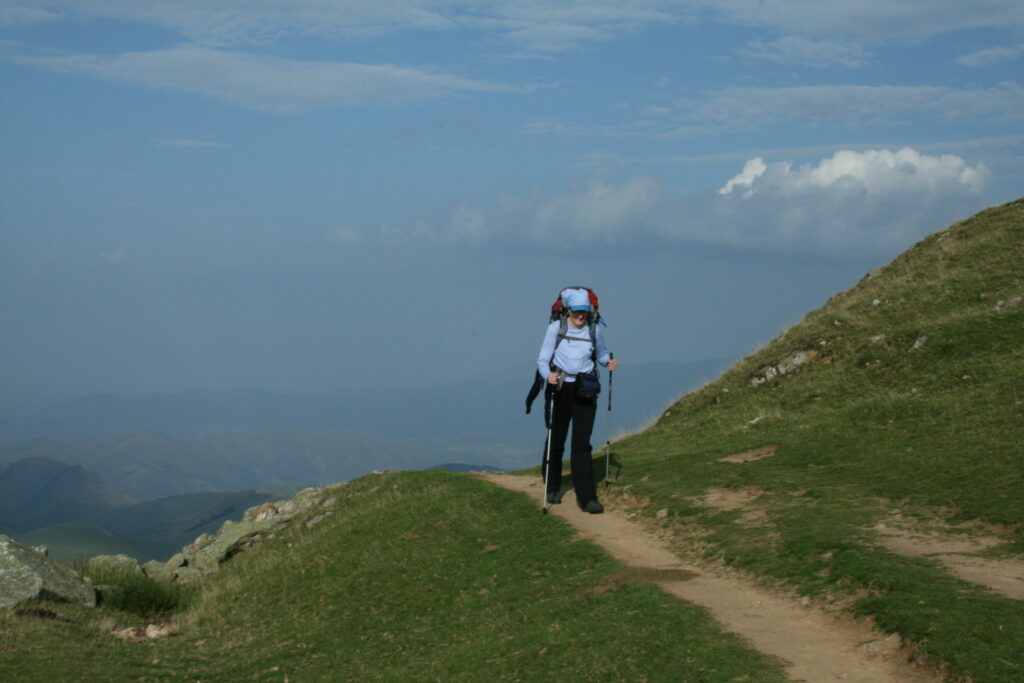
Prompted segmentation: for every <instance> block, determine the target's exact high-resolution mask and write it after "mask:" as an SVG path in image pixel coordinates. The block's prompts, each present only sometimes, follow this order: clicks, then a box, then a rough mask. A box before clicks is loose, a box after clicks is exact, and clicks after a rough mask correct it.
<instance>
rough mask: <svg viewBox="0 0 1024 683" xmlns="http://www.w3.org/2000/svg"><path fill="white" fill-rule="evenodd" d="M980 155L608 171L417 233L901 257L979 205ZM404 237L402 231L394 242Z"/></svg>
mask: <svg viewBox="0 0 1024 683" xmlns="http://www.w3.org/2000/svg"><path fill="white" fill-rule="evenodd" d="M989 175H990V174H989V171H988V169H986V168H985V166H984V165H983V164H977V165H974V166H972V165H970V164H969V163H967V162H966V161H965V160H964V159H962V158H960V157H957V156H953V155H943V156H929V155H926V154H921V153H920V152H917V151H915V150H913V149H909V148H903V149H901V150H899V151H895V152H894V151H891V150H887V149H876V150H867V151H863V152H857V151H851V150H844V151H839V152H836V153H835V154H833V155H832V156H830V157H828V158H825V159H822V160H820V161H819V162H818V163H817V164H807V165H803V166H799V167H795V166H794V165H793V164H792V163H791V162H773V163H766V162H765V161H764V160H763V159H761V158H756V159H751V160H749V161H747V162H746V163H745V164H744V166H743V169H742V170H741V171H740V172H739V173H738V174H737V175H736V176H735V177H733V178H732V179H730V180H728V181H727V182H726V183H725V184H724V185H723V186H722V187H721V188H720V189H719V190H718V191H711V190H708V191H704V192H700V193H696V194H691V195H687V196H676V195H673V193H672V192H671V190H670V189H669V188H668V187H667V186H666V185H665V184H664V183H663V182H662V181H661V180H660V179H658V178H653V177H645V176H637V177H633V178H630V179H627V180H625V181H623V182H621V183H620V184H615V183H610V182H608V181H607V180H606V179H605V178H604V177H603V176H602V175H601V174H600V173H599V174H596V175H595V176H593V177H592V178H591V179H590V180H589V181H587V182H586V183H583V184H581V185H579V186H577V187H574V188H571V189H568V190H566V191H563V192H560V193H554V194H544V193H541V192H535V193H534V194H533V195H531V196H528V197H503V198H501V199H500V200H498V201H496V202H494V203H493V204H491V205H489V206H484V205H477V206H472V205H469V204H462V205H460V206H458V207H457V208H455V209H454V210H452V211H450V212H447V213H445V214H443V215H440V216H437V217H435V218H434V219H432V220H430V221H424V222H423V223H421V224H419V225H417V226H416V228H415V230H414V231H413V232H412V234H411V236H412V237H415V238H419V239H421V240H423V239H426V240H433V241H443V242H446V243H455V244H461V245H464V246H469V247H484V246H488V247H495V246H503V247H512V246H515V245H517V244H518V245H536V244H539V245H545V246H547V247H550V248H553V249H573V248H578V249H584V248H594V249H601V248H605V247H609V246H626V245H633V244H636V245H644V246H645V247H647V248H674V247H685V246H686V245H688V244H690V245H692V244H704V245H709V246H715V247H726V248H737V249H749V250H776V251H797V252H805V253H829V254H856V255H865V254H888V255H894V254H895V253H896V252H897V251H898V250H900V249H904V248H906V247H907V246H909V245H910V244H912V243H913V242H914V241H916V240H917V239H920V238H921V237H923V236H924V235H926V234H928V233H930V232H933V231H935V230H938V229H940V228H943V227H945V226H946V225H948V224H949V223H951V222H952V221H954V220H956V219H959V218H962V217H964V216H966V215H969V214H970V213H971V212H973V211H976V210H977V209H978V208H980V202H981V200H980V193H981V191H982V189H983V188H984V186H985V184H986V182H987V181H988V178H989ZM395 241H396V242H405V240H395Z"/></svg>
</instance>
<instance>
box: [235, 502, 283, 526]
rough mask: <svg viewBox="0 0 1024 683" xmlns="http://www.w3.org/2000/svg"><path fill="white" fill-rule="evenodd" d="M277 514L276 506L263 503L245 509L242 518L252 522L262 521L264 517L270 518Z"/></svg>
mask: <svg viewBox="0 0 1024 683" xmlns="http://www.w3.org/2000/svg"><path fill="white" fill-rule="evenodd" d="M277 514H278V509H277V506H276V505H274V504H273V503H264V504H263V505H259V506H257V507H254V508H249V509H248V510H246V511H245V515H243V517H242V519H251V520H252V521H254V522H262V521H263V520H265V519H270V518H271V517H275V516H276V515H277Z"/></svg>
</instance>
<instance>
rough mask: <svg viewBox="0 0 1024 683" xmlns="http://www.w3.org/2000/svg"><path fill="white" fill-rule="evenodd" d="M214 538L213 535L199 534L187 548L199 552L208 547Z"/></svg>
mask: <svg viewBox="0 0 1024 683" xmlns="http://www.w3.org/2000/svg"><path fill="white" fill-rule="evenodd" d="M214 538H216V537H215V536H214V535H213V534H199V535H198V536H197V537H196V540H194V541H192V543H191V544H190V545H189V546H188V548H189V549H190V550H199V549H200V548H203V547H205V546H208V545H210V543H212V542H213V540H214Z"/></svg>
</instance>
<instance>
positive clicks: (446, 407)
mask: <svg viewBox="0 0 1024 683" xmlns="http://www.w3.org/2000/svg"><path fill="white" fill-rule="evenodd" d="M729 362H730V361H728V360H711V361H702V362H698V363H685V364H683V363H647V364H637V365H624V366H623V368H624V369H623V370H620V371H619V372H616V373H615V376H614V380H613V385H612V386H609V381H608V380H609V376H608V373H607V372H605V373H604V374H603V378H602V379H603V382H604V386H605V389H604V393H603V394H602V396H601V403H600V410H599V414H598V418H599V419H598V423H597V424H596V426H595V432H594V445H595V447H597V446H598V445H599V444H601V443H603V442H604V440H605V439H606V438H607V432H608V429H609V427H610V428H611V430H612V431H613V432H616V433H617V432H621V431H630V430H635V429H638V428H640V427H641V426H642V425H643V424H644V423H646V422H648V421H649V420H650V419H652V418H653V417H656V416H657V415H658V414H660V412H661V411H662V410H663V408H664V407H665V406H666V405H668V404H669V403H670V402H671V401H673V400H675V399H677V398H678V397H679V396H681V395H682V394H684V393H686V391H688V390H689V389H692V388H694V387H695V386H697V385H699V384H700V383H701V382H703V381H705V380H709V379H712V378H714V377H715V376H717V374H718V373H719V372H720V371H721V370H722V369H724V368H725V367H727V366H728V365H729ZM533 373H534V369H533V367H532V366H530V365H526V366H519V367H515V368H505V369H502V370H497V371H495V372H493V373H490V374H487V375H482V376H478V377H474V378H472V379H470V380H465V381H462V382H458V383H453V384H449V385H444V386H435V387H427V388H423V387H420V388H409V389H405V390H398V389H395V388H388V389H386V390H385V389H382V390H380V391H374V392H363V393H359V394H356V393H336V394H331V395H322V396H312V395H306V396H296V395H284V394H271V393H267V392H256V391H235V392H189V393H182V394H166V395H158V396H152V397H149V398H145V399H138V400H127V399H120V398H116V397H112V396H93V397H88V398H83V399H80V400H77V401H71V402H68V403H62V404H59V405H55V406H51V407H50V408H47V409H45V410H42V411H39V412H37V413H36V414H34V415H33V416H31V417H29V418H25V419H21V420H8V421H6V422H5V423H2V424H0V434H2V437H0V442H6V443H7V445H5V446H3V447H0V461H7V462H13V461H17V460H23V459H25V458H48V459H51V460H59V461H63V462H67V463H71V464H75V465H82V466H84V467H86V468H88V469H89V470H91V471H93V472H96V473H97V474H98V475H99V476H100V477H102V478H103V479H104V480H105V481H107V482H109V483H110V484H112V485H113V486H114V487H116V488H118V489H120V490H122V491H125V492H128V493H130V494H132V495H134V496H138V497H139V498H142V499H155V498H162V497H166V496H171V495H176V494H182V493H194V492H201V491H232V490H244V489H253V490H258V489H264V488H268V487H272V486H279V485H296V486H309V485H317V484H328V483H334V482H337V481H346V480H349V479H352V478H354V477H357V476H360V475H362V474H365V473H366V472H369V471H372V470H383V469H423V468H428V467H431V466H434V465H437V464H439V463H446V462H447V463H473V466H475V467H494V468H499V469H516V468H520V467H524V466H527V465H531V464H534V463H535V462H539V458H540V455H539V454H540V449H541V447H542V444H543V441H544V436H545V431H544V422H543V418H542V415H543V400H544V399H543V397H541V398H539V399H538V400H537V401H536V403H535V404H534V410H533V412H532V414H530V415H526V414H525V398H526V394H527V392H528V390H529V388H530V383H531V382H532V379H533ZM609 393H611V395H612V401H613V411H612V412H611V413H610V414H609V413H608V411H607V410H606V407H607V401H608V396H609ZM19 437H20V438H23V439H24V440H22V441H20V442H17V441H14V440H15V439H16V438H19Z"/></svg>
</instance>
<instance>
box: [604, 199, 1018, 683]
mask: <svg viewBox="0 0 1024 683" xmlns="http://www.w3.org/2000/svg"><path fill="white" fill-rule="evenodd" d="M1022 297H1024V201H1017V202H1014V203H1011V204H1008V205H1005V206H1001V207H997V208H993V209H991V210H988V211H985V212H982V213H981V214H978V215H977V216H975V217H974V218H971V219H970V220H967V221H963V222H961V223H958V224H956V225H954V226H952V227H950V228H948V229H946V230H943V231H941V232H938V233H936V234H934V235H932V236H930V237H928V238H927V239H925V240H923V241H922V242H921V243H919V244H918V245H916V246H915V247H913V248H912V249H910V250H909V251H907V252H906V253H905V254H903V255H902V256H900V257H899V258H897V259H896V260H895V261H894V262H893V263H892V264H890V265H889V266H887V267H885V268H881V269H879V270H877V271H873V272H872V273H869V274H868V276H866V277H865V278H864V279H863V280H862V281H861V282H860V283H859V284H858V285H857V286H855V287H854V288H852V289H851V290H849V291H847V292H844V293H841V294H838V295H836V296H835V297H833V298H832V300H831V301H829V302H828V304H827V305H826V306H824V307H823V308H821V309H820V310H817V311H814V312H812V313H811V314H809V315H808V316H807V317H806V319H805V320H803V321H802V322H801V323H800V324H798V325H796V326H794V327H793V328H791V329H790V330H788V331H787V332H786V333H785V334H784V335H782V336H781V337H779V338H778V339H776V340H774V341H773V342H772V343H771V344H769V345H768V346H766V347H765V348H763V349H761V350H759V351H758V352H757V353H755V354H753V355H751V356H750V357H748V358H747V359H745V360H744V361H742V362H741V363H739V364H737V365H736V366H734V367H733V368H732V369H731V370H730V371H729V372H727V373H726V374H725V375H724V376H722V377H721V378H720V379H719V380H717V381H715V382H713V383H711V384H709V385H707V386H705V387H704V388H703V389H701V390H700V391H697V392H694V393H692V394H690V395H688V396H686V397H684V398H683V399H681V400H680V401H679V402H677V403H676V404H675V405H673V406H672V407H671V408H670V409H669V410H667V411H666V412H665V413H664V415H662V416H661V418H660V419H659V420H658V421H657V423H656V424H655V425H653V427H651V428H650V429H648V430H646V431H645V432H643V433H641V434H637V435H634V436H632V437H630V438H628V439H625V440H623V441H622V442H620V443H617V444H615V449H614V452H615V456H616V462H617V463H618V465H619V466H620V467H621V478H620V479H619V481H618V484H617V485H616V488H615V490H616V491H617V492H619V493H624V500H635V501H639V502H640V503H641V504H642V507H643V509H646V510H647V511H648V512H649V513H651V514H653V512H654V511H656V510H662V509H664V510H666V511H667V512H668V515H669V516H668V520H669V522H668V523H667V524H668V526H670V527H671V528H674V529H675V530H676V531H677V532H678V533H680V534H681V535H685V536H687V537H689V538H691V539H692V538H699V539H700V546H701V548H702V549H703V554H704V556H705V557H706V558H708V559H712V560H716V561H723V562H726V563H728V564H730V565H733V566H735V567H739V568H742V569H744V570H747V571H748V572H750V573H752V574H754V575H757V576H760V577H762V578H764V579H765V580H768V581H772V582H778V583H781V584H782V585H783V586H784V587H789V588H795V589H796V590H798V591H800V592H801V593H804V594H807V595H812V596H816V597H819V598H827V599H833V600H839V601H841V602H842V603H843V604H848V605H849V606H850V607H851V608H852V609H853V610H854V611H856V612H858V613H862V614H867V615H871V616H872V617H874V618H875V619H876V621H877V622H878V623H879V625H881V626H882V627H883V628H885V629H886V630H890V631H894V632H897V633H899V634H900V635H901V636H903V637H904V638H905V639H907V640H909V641H910V642H912V643H914V644H916V647H917V648H918V649H919V651H920V652H923V653H925V654H927V655H928V656H930V657H931V658H933V659H934V660H936V661H938V662H941V663H944V664H945V665H946V666H947V667H948V668H949V670H950V671H951V672H953V673H954V674H957V675H964V676H972V677H974V679H975V680H978V681H981V680H989V681H1009V680H1024V609H1021V602H1020V601H1017V600H1011V599H1008V598H1006V597H1001V596H1000V595H997V594H996V593H994V592H992V591H990V590H987V589H985V588H982V587H979V586H978V585H975V584H973V583H968V582H965V581H962V580H960V579H957V578H954V577H953V576H952V575H951V574H950V573H949V572H948V571H946V570H945V569H944V568H943V567H942V566H941V565H940V564H939V561H938V560H937V559H936V558H930V557H923V558H922V557H918V558H911V557H905V556H902V555H900V554H898V553H895V552H893V551H891V550H888V549H887V547H886V544H885V540H886V539H885V536H884V534H883V533H882V532H884V531H892V530H893V528H894V527H895V528H897V529H903V530H909V531H916V532H917V533H922V534H927V533H930V534H933V535H934V534H938V533H940V532H941V533H942V534H945V535H947V536H952V537H955V536H957V535H961V536H972V535H973V536H979V535H983V536H985V537H986V538H990V539H991V538H995V539H998V540H999V541H1000V544H999V545H998V546H997V547H995V548H990V549H989V550H988V551H987V556H989V557H991V558H1000V557H1002V558H1004V559H1016V560H1017V561H1020V560H1021V553H1022V552H1024V536H1022V526H1021V525H1022V523H1024V302H1022ZM801 360H802V361H803V362H802V363H801V362H800V361H801ZM780 370H784V371H785V372H780ZM757 449H760V450H757ZM758 456H761V457H758ZM723 458H728V460H725V461H723V460H722V459H723ZM744 461H746V462H744ZM709 493H711V494H713V495H712V496H711V497H712V498H714V497H715V495H717V496H718V497H722V496H723V495H726V494H729V493H731V494H733V498H734V500H740V501H745V504H742V505H733V506H731V507H733V509H726V508H728V507H730V506H723V505H718V506H715V505H710V504H708V503H709V500H710V499H709Z"/></svg>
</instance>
